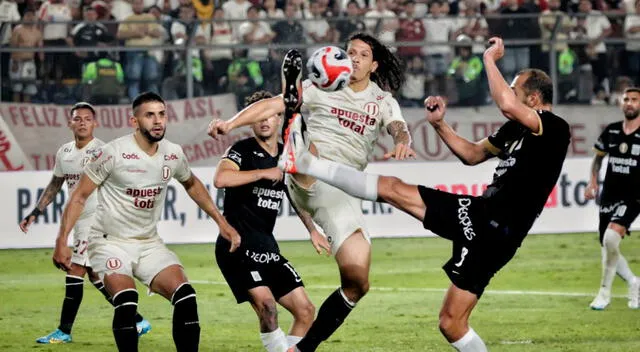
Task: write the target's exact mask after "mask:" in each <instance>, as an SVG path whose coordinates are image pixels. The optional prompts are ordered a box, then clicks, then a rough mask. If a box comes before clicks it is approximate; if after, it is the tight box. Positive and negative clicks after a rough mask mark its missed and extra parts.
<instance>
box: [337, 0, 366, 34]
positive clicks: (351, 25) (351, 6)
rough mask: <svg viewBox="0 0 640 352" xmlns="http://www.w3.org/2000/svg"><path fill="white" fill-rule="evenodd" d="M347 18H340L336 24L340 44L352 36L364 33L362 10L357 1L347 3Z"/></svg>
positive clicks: (352, 0)
mask: <svg viewBox="0 0 640 352" xmlns="http://www.w3.org/2000/svg"><path fill="white" fill-rule="evenodd" d="M346 9H347V16H346V18H345V17H341V18H340V19H339V20H338V21H337V22H336V30H337V32H338V39H339V40H338V41H339V42H341V43H344V42H346V41H347V40H348V39H349V38H350V37H351V35H352V34H354V33H357V32H364V31H365V29H366V26H365V24H364V21H362V16H361V13H362V10H361V8H360V5H359V4H358V1H356V0H351V1H349V2H348V3H347V7H346Z"/></svg>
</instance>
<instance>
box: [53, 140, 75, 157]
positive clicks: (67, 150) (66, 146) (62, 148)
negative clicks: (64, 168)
mask: <svg viewBox="0 0 640 352" xmlns="http://www.w3.org/2000/svg"><path fill="white" fill-rule="evenodd" d="M75 143H76V141H69V142H67V143H65V144H63V145H61V146H60V148H58V151H57V152H56V154H62V153H70V152H71V151H73V149H74V148H75Z"/></svg>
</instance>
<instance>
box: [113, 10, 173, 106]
mask: <svg viewBox="0 0 640 352" xmlns="http://www.w3.org/2000/svg"><path fill="white" fill-rule="evenodd" d="M143 6H144V3H143V0H133V15H131V16H129V17H127V18H126V19H125V20H124V21H123V23H121V24H120V26H119V27H118V39H121V40H125V45H126V46H150V45H157V44H160V43H162V42H164V40H165V39H166V38H167V33H166V32H165V30H164V28H163V27H162V26H161V25H160V24H159V23H157V22H156V18H155V17H154V16H153V15H151V14H149V13H146V12H144V11H143ZM134 21H146V22H145V23H128V22H134ZM126 57H127V61H126V64H125V77H126V79H127V94H128V96H129V99H131V100H133V99H134V98H135V97H136V96H137V95H138V94H140V91H141V85H144V86H145V88H146V90H147V91H152V92H156V93H157V92H159V90H158V82H159V81H160V80H161V75H160V64H161V62H160V60H158V59H159V57H158V56H157V55H154V53H153V52H151V51H149V50H142V51H127V52H126Z"/></svg>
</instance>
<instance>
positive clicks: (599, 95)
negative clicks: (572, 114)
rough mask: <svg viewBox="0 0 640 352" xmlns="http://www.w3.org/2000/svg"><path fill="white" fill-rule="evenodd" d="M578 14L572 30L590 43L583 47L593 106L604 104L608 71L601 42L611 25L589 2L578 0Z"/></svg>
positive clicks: (607, 94) (606, 35)
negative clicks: (591, 79)
mask: <svg viewBox="0 0 640 352" xmlns="http://www.w3.org/2000/svg"><path fill="white" fill-rule="evenodd" d="M579 10H580V14H581V15H582V16H581V17H579V18H578V19H577V25H576V28H575V29H574V30H575V31H577V32H578V33H581V34H583V35H584V36H585V38H586V39H588V40H589V41H590V42H589V44H587V46H586V47H585V54H586V57H587V59H588V61H589V62H590V63H591V70H592V72H593V76H594V85H593V92H594V94H595V96H594V99H592V101H591V102H592V103H593V104H602V103H605V102H606V101H607V100H608V98H609V93H610V89H609V78H608V74H609V70H608V68H607V47H606V45H605V44H604V42H603V40H604V39H605V38H607V37H608V36H609V35H611V32H612V30H611V23H610V22H609V20H608V19H607V17H606V16H604V15H603V14H602V13H601V12H600V11H595V10H593V9H592V5H591V1H589V0H580V5H579Z"/></svg>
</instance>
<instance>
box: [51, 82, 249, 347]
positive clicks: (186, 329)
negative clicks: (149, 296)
mask: <svg viewBox="0 0 640 352" xmlns="http://www.w3.org/2000/svg"><path fill="white" fill-rule="evenodd" d="M132 108H133V116H132V117H131V120H130V121H131V124H132V125H133V126H134V127H135V132H134V133H133V134H128V135H126V136H123V137H120V138H118V139H115V140H113V141H111V142H110V143H107V144H106V145H104V147H103V148H101V149H100V150H97V151H96V152H95V153H94V157H93V158H92V159H91V160H90V161H89V163H88V164H87V165H86V166H85V168H84V174H83V175H82V176H81V177H80V181H79V184H78V186H77V187H76V189H75V191H74V192H73V194H72V195H71V199H70V201H69V204H68V205H67V207H66V208H65V210H64V212H63V214H62V224H61V225H60V232H59V234H58V238H57V240H56V248H55V251H54V254H53V262H54V264H55V265H56V266H57V267H59V268H61V269H63V270H68V269H69V267H70V261H71V251H70V250H69V248H68V247H67V237H68V235H69V232H70V231H71V228H72V227H73V226H74V225H75V223H76V222H77V221H78V218H79V217H80V214H81V212H82V209H83V207H84V204H86V201H87V199H88V198H89V196H90V195H91V194H92V193H93V192H94V190H96V189H97V197H98V206H97V209H96V218H95V221H94V223H93V225H92V227H91V233H90V235H89V245H88V251H89V260H90V261H91V267H92V268H93V270H94V271H95V272H96V273H97V274H98V275H99V276H100V278H101V279H102V280H103V282H104V284H105V287H106V288H107V291H108V292H109V293H110V294H111V296H112V297H113V302H114V306H115V310H114V315H113V324H112V327H113V335H114V337H115V341H116V345H117V347H118V349H119V350H120V351H127V352H130V351H137V350H138V335H137V333H136V328H135V314H136V308H137V305H138V291H137V290H136V286H135V283H134V280H133V278H134V277H135V278H137V279H138V280H140V281H141V282H142V283H144V284H145V285H146V286H148V287H149V291H150V292H155V293H158V294H160V295H161V296H163V297H165V298H166V299H167V300H169V301H171V304H172V305H173V306H174V309H173V340H174V342H175V345H176V349H177V351H178V352H185V351H197V350H198V345H199V341H200V325H199V322H198V309H197V303H196V292H195V290H194V289H193V287H192V286H191V284H190V283H189V281H188V279H187V277H186V275H185V272H184V270H183V267H182V264H181V263H180V260H179V259H178V257H177V256H176V255H175V254H174V253H173V252H172V251H170V250H169V249H168V248H167V247H166V246H165V245H164V243H163V242H162V239H161V238H160V236H159V235H158V231H157V223H158V221H159V220H160V215H161V213H162V206H163V204H164V201H165V198H166V189H167V185H168V183H169V180H170V179H171V178H172V177H173V178H175V179H176V180H177V181H179V182H180V183H181V184H182V185H183V186H184V188H185V189H186V191H187V193H188V194H189V196H190V197H191V198H192V199H193V200H194V201H195V202H196V203H197V204H198V206H199V207H200V208H201V209H203V210H204V211H205V212H206V213H207V215H209V216H211V218H213V219H214V221H216V222H217V223H218V227H219V229H220V234H221V236H223V237H225V238H226V239H227V240H229V242H231V246H230V251H234V250H235V249H236V248H237V247H238V246H239V245H240V235H239V234H238V233H237V232H236V231H235V229H234V228H233V227H231V226H230V225H229V224H228V223H227V221H226V220H225V219H224V217H223V216H222V215H221V214H220V212H219V211H218V209H217V208H216V206H215V204H214V203H213V200H212V199H211V195H210V194H209V192H208V191H207V189H206V188H205V187H204V185H203V184H202V182H201V181H200V180H199V179H198V178H197V177H196V176H195V175H193V174H192V172H191V169H190V168H189V166H188V163H187V158H186V157H185V155H184V152H183V150H182V148H181V147H180V146H179V145H177V144H174V143H171V142H169V141H167V140H164V139H163V138H164V134H165V130H166V124H167V115H166V106H165V103H164V100H163V99H162V98H161V97H160V96H159V95H157V94H155V93H142V94H140V95H138V96H137V97H136V98H135V99H134V100H133V104H132Z"/></svg>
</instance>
